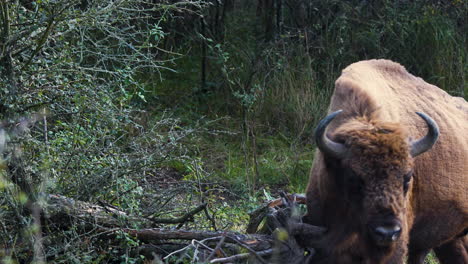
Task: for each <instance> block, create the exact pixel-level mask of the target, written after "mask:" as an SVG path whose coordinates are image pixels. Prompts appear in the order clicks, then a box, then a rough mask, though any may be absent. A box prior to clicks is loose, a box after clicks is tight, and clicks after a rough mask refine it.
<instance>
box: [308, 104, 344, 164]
mask: <svg viewBox="0 0 468 264" xmlns="http://www.w3.org/2000/svg"><path fill="white" fill-rule="evenodd" d="M341 112H343V110H338V111H336V112H333V113H331V114H329V115H328V116H326V117H325V118H324V119H322V120H321V121H320V122H319V124H318V126H317V129H315V143H316V144H317V147H318V148H319V149H320V150H321V151H322V152H323V153H324V154H326V155H329V156H332V157H335V158H343V157H344V156H345V153H346V146H345V145H344V144H341V143H338V142H335V141H333V140H331V139H329V138H328V137H327V133H325V131H326V130H327V126H328V124H330V122H331V121H332V120H333V119H334V118H335V117H336V116H337V115H338V114H340V113H341Z"/></svg>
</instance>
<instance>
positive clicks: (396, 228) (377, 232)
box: [372, 225, 401, 246]
mask: <svg viewBox="0 0 468 264" xmlns="http://www.w3.org/2000/svg"><path fill="white" fill-rule="evenodd" d="M400 234H401V226H400V225H388V226H387V225H386V226H378V227H376V228H374V229H373V230H372V236H373V238H374V240H375V241H376V242H377V244H379V245H381V246H387V245H390V244H391V243H392V242H394V241H396V240H397V239H398V238H399V237H400Z"/></svg>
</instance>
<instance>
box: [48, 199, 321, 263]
mask: <svg viewBox="0 0 468 264" xmlns="http://www.w3.org/2000/svg"><path fill="white" fill-rule="evenodd" d="M281 196H282V197H281V198H279V199H276V200H273V201H270V202H267V203H265V204H263V205H261V206H260V207H259V208H258V209H256V210H254V211H253V212H251V213H250V222H249V224H248V226H247V230H246V233H245V234H241V233H237V232H232V231H216V232H215V231H201V230H181V229H179V228H175V229H167V228H162V227H161V226H162V225H163V224H183V223H185V222H186V221H189V220H190V219H192V218H193V217H194V215H196V214H198V213H200V212H202V211H203V210H204V209H205V208H206V204H201V205H200V206H198V207H196V208H194V209H193V210H191V211H189V212H188V213H187V214H185V215H183V216H182V217H179V218H174V219H156V218H143V217H135V216H130V215H128V214H126V213H125V212H123V211H121V210H119V209H118V208H116V207H113V206H110V205H106V204H104V203H101V204H91V203H87V202H81V201H76V200H72V199H69V198H66V197H63V196H58V195H49V196H48V201H47V203H46V205H45V206H44V207H43V210H42V211H43V220H44V222H45V223H53V226H54V227H55V228H61V227H63V228H64V227H66V226H68V225H69V224H70V223H72V222H73V223H76V222H77V221H80V222H81V224H82V226H84V227H87V228H89V229H93V230H96V228H97V229H98V231H99V234H100V236H102V237H103V238H105V239H107V240H112V239H113V238H115V237H117V236H118V235H121V234H126V235H129V236H131V237H133V238H135V239H137V240H138V241H139V242H140V246H139V247H138V248H137V249H135V250H134V252H131V254H132V255H136V256H138V255H142V256H144V257H145V259H149V260H152V263H164V262H165V263H173V262H177V261H176V260H178V259H184V258H190V259H191V260H192V261H193V260H195V261H196V262H197V263H246V262H248V263H285V261H287V262H288V263H309V262H310V258H311V257H312V256H313V254H314V250H313V249H312V248H305V247H303V246H301V245H299V243H298V242H297V241H296V239H295V235H296V234H301V235H307V236H309V237H318V236H320V235H321V234H323V233H324V232H325V230H324V229H322V228H319V227H313V226H309V225H306V224H302V223H301V213H300V212H299V211H300V210H299V206H298V205H300V204H304V203H305V197H304V196H302V195H286V194H282V195H281ZM132 225H133V226H135V225H138V226H141V227H143V228H139V229H131V228H128V226H132ZM49 226H50V225H49Z"/></svg>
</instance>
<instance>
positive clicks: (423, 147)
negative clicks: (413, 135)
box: [410, 112, 439, 157]
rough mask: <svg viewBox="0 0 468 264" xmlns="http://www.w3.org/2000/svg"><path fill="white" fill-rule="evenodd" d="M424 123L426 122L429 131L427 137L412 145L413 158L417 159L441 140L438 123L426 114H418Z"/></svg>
mask: <svg viewBox="0 0 468 264" xmlns="http://www.w3.org/2000/svg"><path fill="white" fill-rule="evenodd" d="M416 114H418V115H419V116H420V117H421V118H422V119H424V121H426V124H427V127H428V129H429V131H428V132H427V135H426V136H425V137H423V138H421V139H419V140H417V141H414V142H412V143H411V152H410V153H411V156H413V157H416V156H418V155H420V154H422V153H424V152H426V151H428V150H429V149H431V147H432V146H433V145H434V144H435V143H436V142H437V139H438V138H439V127H438V126H437V123H436V122H435V121H434V120H433V119H432V118H430V117H429V116H427V115H426V114H423V113H420V112H416Z"/></svg>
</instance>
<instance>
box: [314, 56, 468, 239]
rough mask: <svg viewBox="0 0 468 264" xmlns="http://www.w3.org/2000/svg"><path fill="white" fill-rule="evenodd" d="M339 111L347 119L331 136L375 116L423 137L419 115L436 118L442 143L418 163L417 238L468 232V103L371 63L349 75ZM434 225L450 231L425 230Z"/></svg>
mask: <svg viewBox="0 0 468 264" xmlns="http://www.w3.org/2000/svg"><path fill="white" fill-rule="evenodd" d="M338 109H343V114H342V115H340V116H339V117H338V118H337V121H336V122H333V123H332V124H331V125H330V129H329V133H330V134H333V130H334V128H336V125H337V124H341V123H342V122H343V121H344V120H345V119H348V118H351V117H353V116H362V115H374V117H377V118H379V119H381V120H383V121H389V122H399V123H400V124H401V125H402V126H404V127H405V129H406V130H407V131H408V135H410V136H411V137H412V138H420V137H422V136H423V135H425V134H426V132H427V128H426V124H425V122H424V121H423V120H422V119H421V118H420V117H419V116H417V115H416V114H415V112H423V113H426V114H427V115H429V116H430V117H432V118H433V119H434V120H435V121H436V122H437V124H438V125H439V128H440V138H439V140H438V142H437V143H436V144H435V146H434V147H433V148H432V149H431V150H430V151H428V152H426V153H424V154H422V155H421V156H418V157H417V158H416V159H415V170H414V183H413V192H412V194H411V195H413V197H412V199H411V200H412V204H411V205H410V206H411V207H412V210H411V211H412V212H413V213H414V215H415V219H414V227H413V230H412V236H413V237H414V238H416V239H417V240H418V241H421V243H426V241H427V242H428V243H432V242H434V241H436V240H438V241H440V242H442V241H443V240H445V239H448V238H449V237H450V236H454V235H455V233H457V232H461V231H462V230H463V229H464V228H466V227H467V223H468V191H467V190H466V188H467V186H468V177H467V173H468V103H467V102H466V101H465V100H464V99H463V98H459V97H452V96H450V95H449V94H447V93H446V92H445V91H443V90H441V89H439V88H438V87H436V86H434V85H431V84H428V83H426V82H425V81H424V80H422V79H421V78H418V77H415V76H413V75H411V74H409V73H408V72H407V71H406V70H405V68H404V67H402V66H401V65H399V64H397V63H394V62H391V61H388V60H370V61H361V62H358V63H355V64H352V65H350V66H348V67H347V68H346V69H345V70H343V74H342V75H341V77H340V78H339V79H338V80H337V81H336V87H335V92H334V94H333V96H332V101H331V105H330V109H329V112H333V111H336V110H338ZM319 155H320V154H319ZM429 226H432V227H436V228H437V230H441V231H442V230H443V231H445V232H439V233H440V234H438V233H437V232H427V230H426V231H424V230H423V229H424V228H429ZM442 233H444V234H443V235H442ZM421 247H424V245H421Z"/></svg>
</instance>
